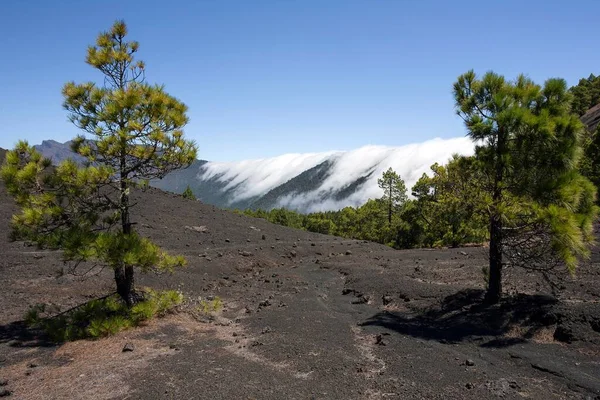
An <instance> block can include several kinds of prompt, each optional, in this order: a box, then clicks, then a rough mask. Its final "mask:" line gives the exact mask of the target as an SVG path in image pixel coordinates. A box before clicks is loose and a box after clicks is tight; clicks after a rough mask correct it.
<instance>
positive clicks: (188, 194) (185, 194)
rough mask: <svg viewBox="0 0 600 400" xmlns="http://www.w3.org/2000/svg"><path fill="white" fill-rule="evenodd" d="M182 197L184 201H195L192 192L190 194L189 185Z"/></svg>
mask: <svg viewBox="0 0 600 400" xmlns="http://www.w3.org/2000/svg"><path fill="white" fill-rule="evenodd" d="M182 195H183V197H184V198H185V199H190V200H196V196H194V192H192V188H191V187H190V185H187V187H186V188H185V190H184V191H183V193H182Z"/></svg>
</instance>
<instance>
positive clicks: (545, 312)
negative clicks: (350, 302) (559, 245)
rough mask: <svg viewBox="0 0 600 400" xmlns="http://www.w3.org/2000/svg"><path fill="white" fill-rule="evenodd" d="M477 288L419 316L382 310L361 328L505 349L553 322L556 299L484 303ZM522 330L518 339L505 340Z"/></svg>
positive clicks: (534, 297)
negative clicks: (375, 328)
mask: <svg viewBox="0 0 600 400" xmlns="http://www.w3.org/2000/svg"><path fill="white" fill-rule="evenodd" d="M483 296H484V291H483V290H480V289H466V290H461V291H459V292H457V293H455V294H452V295H450V296H447V297H446V298H444V300H443V301H442V302H441V303H440V305H439V306H435V307H431V308H429V309H427V310H424V311H422V312H419V313H416V314H415V313H413V312H399V311H394V312H392V311H382V312H379V313H377V314H375V315H373V316H372V317H370V318H369V319H368V320H367V321H365V322H363V323H362V324H361V326H381V327H384V328H387V329H389V330H392V331H396V332H398V333H401V334H403V335H409V336H413V337H417V338H421V339H426V340H436V341H438V342H441V343H458V342H462V341H482V340H483V341H485V342H484V343H483V344H481V346H482V347H494V348H501V347H508V346H512V345H515V344H518V343H522V342H524V341H525V340H526V339H528V338H531V337H533V336H534V335H535V334H536V333H537V332H538V331H539V330H540V329H542V328H543V327H545V326H548V325H552V324H553V323H556V316H555V314H554V313H553V312H552V309H553V306H554V305H555V304H556V303H557V300H556V298H554V297H552V296H547V295H516V296H510V297H506V298H504V299H502V300H501V301H500V302H499V303H498V304H495V305H488V304H486V303H485V302H484V301H483ZM514 327H522V329H524V332H521V333H520V334H519V335H518V336H517V337H506V336H505V334H506V333H508V332H509V331H510V330H511V329H513V328H514Z"/></svg>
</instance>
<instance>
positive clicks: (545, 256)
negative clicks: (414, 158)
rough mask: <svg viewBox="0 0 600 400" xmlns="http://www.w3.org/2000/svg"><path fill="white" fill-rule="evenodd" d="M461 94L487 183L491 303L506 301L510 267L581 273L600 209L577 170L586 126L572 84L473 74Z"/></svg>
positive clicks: (461, 111)
mask: <svg viewBox="0 0 600 400" xmlns="http://www.w3.org/2000/svg"><path fill="white" fill-rule="evenodd" d="M454 96H455V100H456V109H457V113H458V115H460V116H461V117H462V119H463V120H464V121H465V125H466V127H467V131H468V134H469V136H470V137H471V138H472V139H473V141H474V142H475V143H476V145H477V146H476V155H475V158H476V160H477V162H478V163H479V166H480V168H481V171H482V172H483V176H485V177H487V180H486V181H484V182H483V184H482V185H483V188H484V190H485V191H487V193H488V195H489V204H487V205H486V208H487V209H488V210H489V211H488V218H489V234H490V249H489V284H488V291H487V296H486V298H487V300H488V301H490V302H492V303H493V302H497V301H498V300H499V298H500V296H501V293H502V268H503V266H504V265H506V264H509V265H518V266H523V267H528V268H535V269H541V270H544V269H545V268H547V267H551V266H555V265H558V264H563V265H564V264H566V266H567V267H568V268H569V269H570V270H571V271H574V269H575V267H576V265H577V261H578V259H579V258H581V257H583V256H586V255H587V254H588V253H589V249H588V247H589V244H590V242H591V240H592V222H593V220H594V218H595V215H596V208H595V206H594V198H595V188H594V187H593V185H592V184H591V183H590V182H589V181H588V180H587V179H585V178H583V177H582V176H581V175H580V174H579V173H578V171H577V165H578V162H579V156H580V153H581V137H582V132H583V126H582V124H581V122H580V121H579V119H578V118H577V116H575V115H572V114H571V113H570V96H569V94H568V92H567V86H566V82H565V81H564V80H562V79H549V80H547V81H546V82H545V84H544V86H543V87H540V86H539V85H536V84H535V83H533V82H532V81H531V80H530V79H527V78H526V77H525V76H522V75H521V76H519V77H518V78H517V79H516V80H515V81H514V82H509V81H506V80H505V79H504V77H502V76H500V75H497V74H495V73H493V72H488V73H486V74H485V75H484V76H483V77H482V78H481V79H478V77H477V76H476V75H475V73H474V72H473V71H469V72H467V73H465V74H464V75H461V76H460V77H459V78H458V80H457V82H456V83H455V84H454Z"/></svg>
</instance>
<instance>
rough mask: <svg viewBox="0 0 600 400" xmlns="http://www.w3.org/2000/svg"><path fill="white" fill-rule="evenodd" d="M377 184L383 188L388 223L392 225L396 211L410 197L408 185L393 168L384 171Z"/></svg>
mask: <svg viewBox="0 0 600 400" xmlns="http://www.w3.org/2000/svg"><path fill="white" fill-rule="evenodd" d="M377 184H378V185H379V187H380V188H381V189H382V190H383V197H382V200H383V202H384V203H385V204H386V208H387V217H388V224H389V226H391V225H392V216H393V214H394V212H396V211H398V210H399V208H400V207H401V206H402V204H404V203H405V202H406V200H407V199H408V196H407V194H406V185H405V184H404V181H403V180H402V178H400V176H399V175H398V174H397V173H396V172H395V171H394V170H393V169H392V168H389V169H388V170H387V171H385V172H384V173H383V175H382V176H381V178H379V179H378V180H377Z"/></svg>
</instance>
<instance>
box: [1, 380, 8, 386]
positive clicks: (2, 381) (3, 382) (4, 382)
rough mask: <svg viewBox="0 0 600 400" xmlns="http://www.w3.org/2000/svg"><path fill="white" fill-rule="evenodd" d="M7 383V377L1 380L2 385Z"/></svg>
mask: <svg viewBox="0 0 600 400" xmlns="http://www.w3.org/2000/svg"><path fill="white" fill-rule="evenodd" d="M6 385H8V381H7V380H6V379H2V380H0V386H6Z"/></svg>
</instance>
